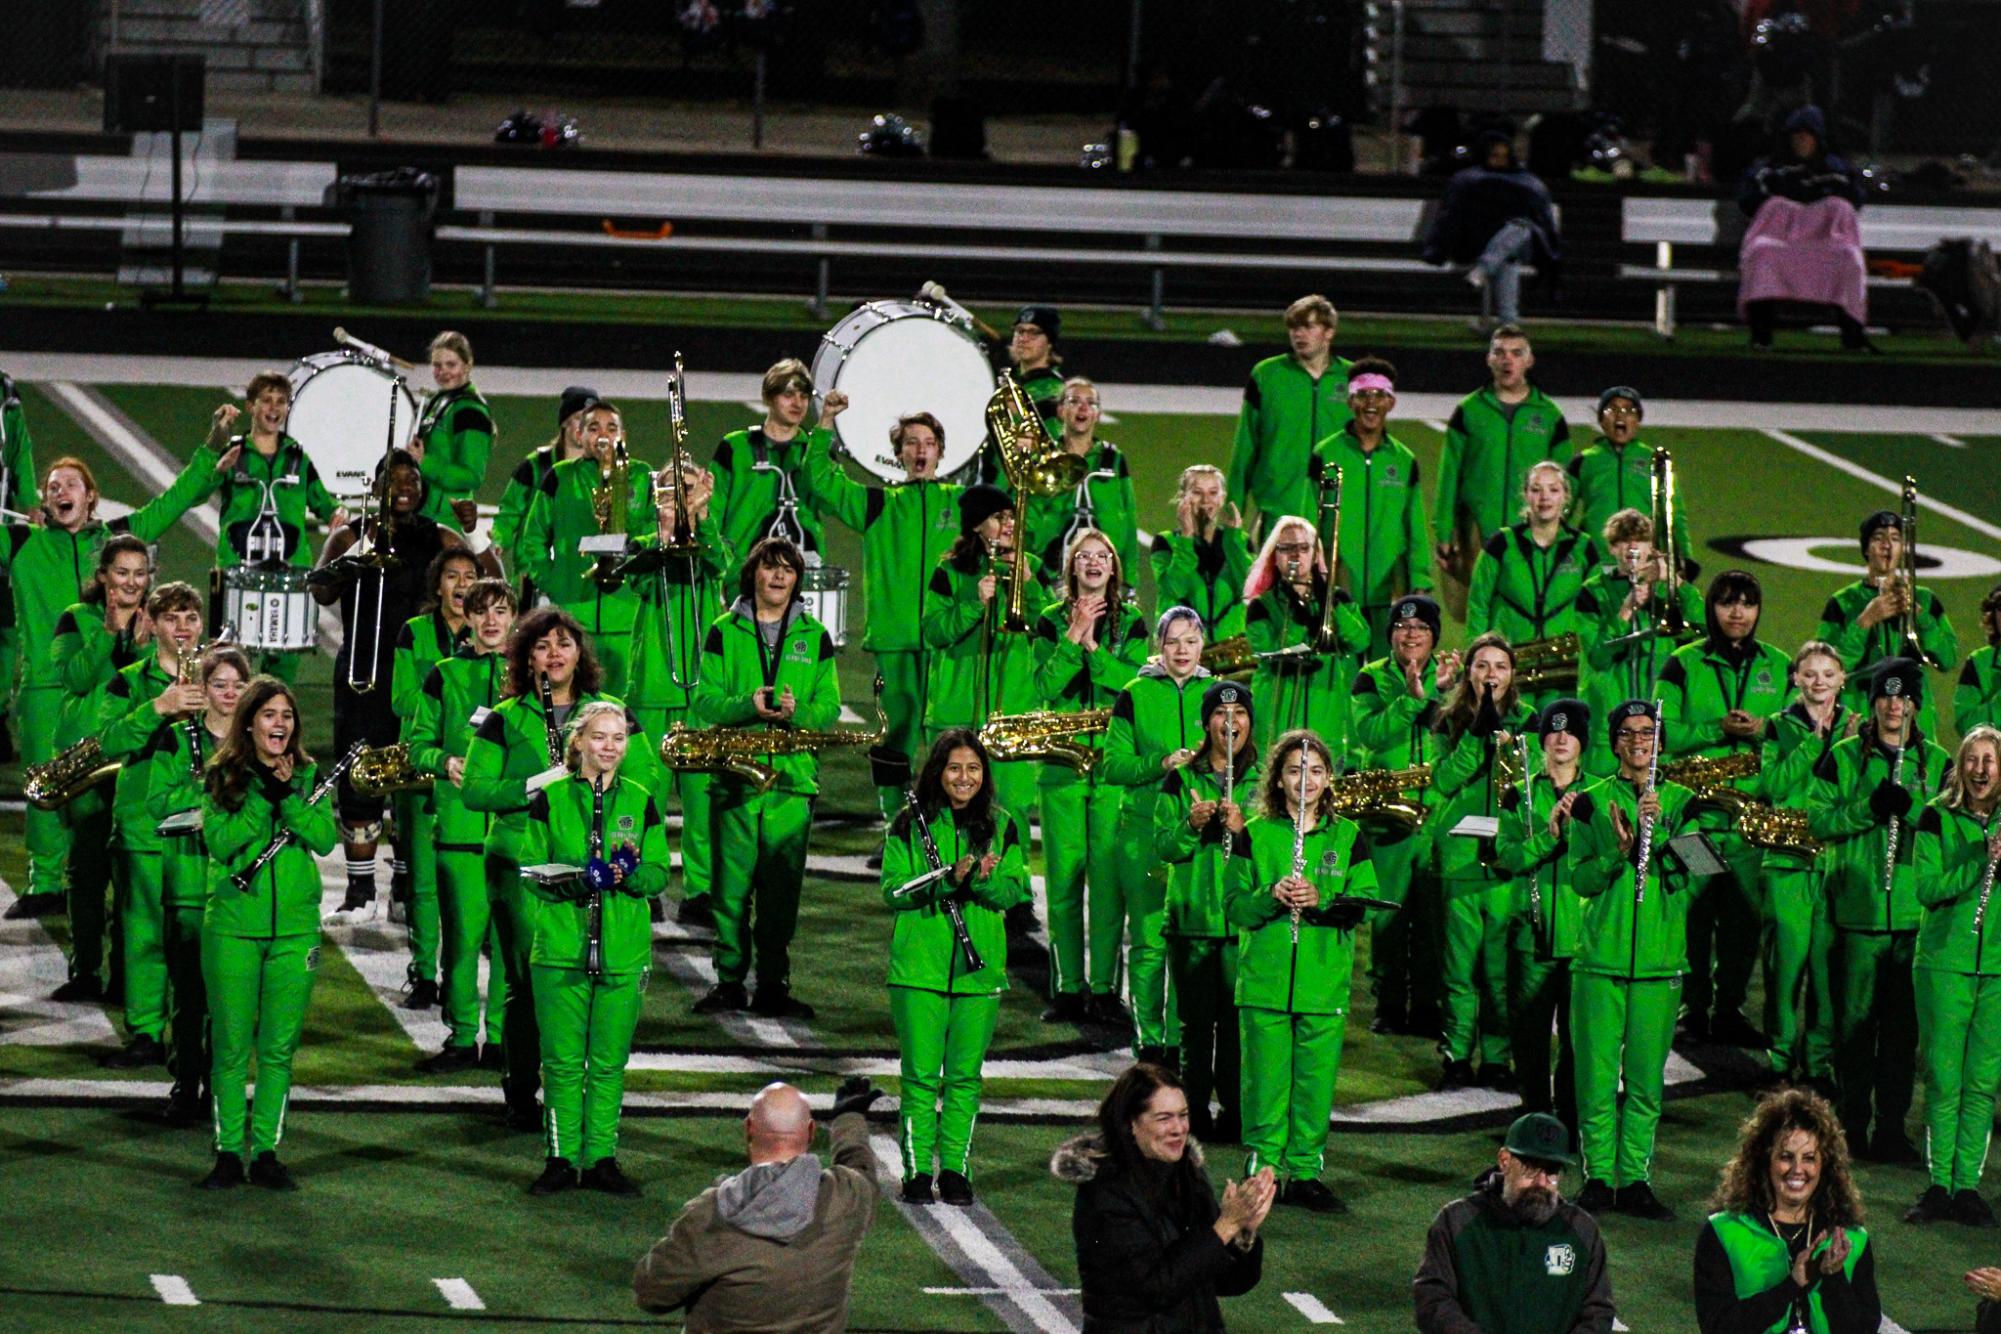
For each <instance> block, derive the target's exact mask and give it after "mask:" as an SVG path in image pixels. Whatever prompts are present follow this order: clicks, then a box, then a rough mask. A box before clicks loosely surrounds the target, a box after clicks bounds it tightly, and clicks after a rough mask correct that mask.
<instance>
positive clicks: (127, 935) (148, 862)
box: [117, 852, 167, 1038]
mask: <svg viewBox="0 0 2001 1334" xmlns="http://www.w3.org/2000/svg"><path fill="white" fill-rule="evenodd" d="M117 856H118V858H119V859H120V860H121V861H122V862H123V863H124V866H125V873H124V880H125V892H124V894H123V895H122V896H121V897H122V899H123V902H122V903H121V905H120V907H119V912H118V920H119V930H120V932H121V934H122V935H123V937H124V954H125V1031H126V1032H127V1033H129V1034H131V1035H132V1036H133V1037H135V1038H136V1037H140V1036H145V1037H149V1038H158V1037H159V1036H160V1035H161V1034H162V1033H164V1032H165V1031H166V1027H167V954H166V946H165V943H164V940H163V933H164V930H165V912H166V910H165V908H164V907H163V906H162V904H161V902H160V896H161V894H162V892H163V890H164V885H163V883H162V874H163V871H162V866H161V857H160V854H159V853H157V852H120V853H118V854H117Z"/></svg>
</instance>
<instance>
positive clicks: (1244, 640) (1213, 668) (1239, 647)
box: [1202, 635, 1258, 676]
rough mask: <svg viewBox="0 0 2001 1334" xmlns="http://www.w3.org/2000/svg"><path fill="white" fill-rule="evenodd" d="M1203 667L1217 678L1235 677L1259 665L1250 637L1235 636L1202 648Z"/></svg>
mask: <svg viewBox="0 0 2001 1334" xmlns="http://www.w3.org/2000/svg"><path fill="white" fill-rule="evenodd" d="M1202 665H1203V666H1204V667H1207V668H1208V669H1209V671H1210V673H1211V674H1212V675H1215V676H1235V675H1237V674H1238V673H1239V672H1248V671H1249V670H1251V668H1253V667H1255V666H1257V665H1258V655H1257V650H1256V649H1253V648H1252V647H1251V637H1250V636H1249V635H1233V636H1231V637H1230V638H1228V639H1218V640H1216V641H1214V642H1213V643H1208V644H1204V645H1203V646H1202Z"/></svg>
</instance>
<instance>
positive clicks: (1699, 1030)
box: [1674, 1011, 1709, 1047]
mask: <svg viewBox="0 0 2001 1334" xmlns="http://www.w3.org/2000/svg"><path fill="white" fill-rule="evenodd" d="M1674 1040H1675V1042H1676V1043H1677V1044H1679V1043H1684V1042H1685V1043H1688V1044H1689V1045H1691V1046H1696V1047H1701V1046H1705V1045H1707V1044H1708V1042H1709V1016H1708V1015H1706V1014H1696V1013H1695V1012H1693V1011H1690V1012H1689V1013H1687V1014H1685V1015H1683V1016H1682V1017H1681V1022H1680V1023H1678V1024H1676V1025H1675V1029H1674Z"/></svg>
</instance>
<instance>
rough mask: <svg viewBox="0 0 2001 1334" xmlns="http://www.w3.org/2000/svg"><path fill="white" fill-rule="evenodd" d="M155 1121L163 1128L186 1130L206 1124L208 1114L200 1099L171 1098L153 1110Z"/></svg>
mask: <svg viewBox="0 0 2001 1334" xmlns="http://www.w3.org/2000/svg"><path fill="white" fill-rule="evenodd" d="M153 1119H154V1120H155V1121H157V1122H158V1123H159V1124H161V1125H163V1126H168V1127H171V1128H172V1129H175V1130H185V1129H187V1128H188V1127H189V1126H198V1125H204V1124H206V1123H207V1121H208V1113H206V1112H204V1111H203V1110H202V1105H201V1099H200V1098H189V1097H185V1096H170V1097H168V1099H167V1100H166V1101H165V1102H163V1103H161V1104H160V1105H159V1106H158V1107H156V1108H154V1109H153Z"/></svg>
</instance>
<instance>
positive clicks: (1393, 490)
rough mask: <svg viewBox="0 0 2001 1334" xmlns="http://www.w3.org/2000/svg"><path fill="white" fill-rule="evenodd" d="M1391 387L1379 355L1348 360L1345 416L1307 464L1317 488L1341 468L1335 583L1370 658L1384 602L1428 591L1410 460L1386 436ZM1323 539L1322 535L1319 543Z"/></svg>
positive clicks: (1383, 645) (1384, 622) (1427, 560)
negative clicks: (1359, 625) (1351, 608)
mask: <svg viewBox="0 0 2001 1334" xmlns="http://www.w3.org/2000/svg"><path fill="white" fill-rule="evenodd" d="M1396 387H1397V370H1396V367H1394V366H1392V365H1391V364H1390V363H1389V362H1387V361H1384V360H1383V359H1382V358H1381V357H1363V358H1362V359H1361V360H1360V361H1357V362H1353V363H1351V364H1350V365H1349V367H1348V410H1349V412H1350V413H1351V414H1352V416H1351V417H1350V419H1349V421H1348V423H1347V424H1346V425H1345V426H1343V427H1342V428H1341V429H1340V430H1338V431H1336V432H1334V433H1333V434H1332V435H1329V436H1328V437H1327V438H1326V439H1324V440H1322V441H1320V442H1319V443H1318V444H1317V445H1315V446H1314V449H1313V458H1312V461H1311V462H1310V463H1309V464H1308V468H1309V471H1310V475H1311V476H1312V478H1313V480H1314V482H1315V483H1316V484H1317V485H1318V486H1319V487H1321V488H1322V489H1323V490H1324V489H1325V488H1326V487H1328V486H1329V485H1331V484H1332V482H1333V480H1334V472H1335V470H1336V469H1339V470H1340V473H1341V481H1342V486H1343V495H1344V496H1345V497H1347V499H1346V503H1344V504H1343V505H1342V506H1341V544H1340V545H1341V551H1340V557H1341V569H1340V571H1339V575H1340V582H1341V586H1342V587H1344V588H1346V589H1347V590H1348V591H1349V592H1350V593H1352V594H1354V597H1355V601H1356V602H1357V603H1358V604H1359V605H1360V607H1361V612H1362V618H1363V619H1364V620H1366V621H1367V622H1368V623H1369V636H1370V640H1369V642H1370V650H1369V651H1370V652H1371V653H1384V652H1387V651H1388V648H1389V639H1388V635H1389V611H1390V604H1391V603H1393V602H1395V601H1396V600H1397V599H1398V598H1399V597H1401V596H1403V594H1404V593H1406V592H1410V593H1428V592H1430V591H1431V541H1430V535H1429V532H1428V526H1427V525H1426V523H1425V519H1424V491H1423V488H1422V487H1421V486H1420V485H1419V478H1418V467H1417V455H1415V454H1413V453H1412V452H1411V451H1410V447H1409V446H1408V445H1406V444H1404V443H1403V442H1402V441H1401V440H1398V439H1397V438H1396V437H1395V436H1393V435H1391V434H1390V433H1389V420H1390V412H1391V411H1392V410H1393V409H1394V408H1395V407H1396V404H1397V394H1396ZM1327 537H1328V534H1326V533H1322V534H1321V540H1322V541H1325V540H1327Z"/></svg>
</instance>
